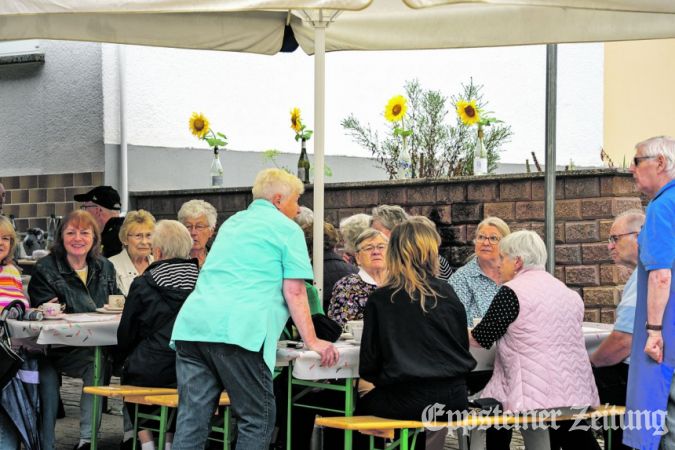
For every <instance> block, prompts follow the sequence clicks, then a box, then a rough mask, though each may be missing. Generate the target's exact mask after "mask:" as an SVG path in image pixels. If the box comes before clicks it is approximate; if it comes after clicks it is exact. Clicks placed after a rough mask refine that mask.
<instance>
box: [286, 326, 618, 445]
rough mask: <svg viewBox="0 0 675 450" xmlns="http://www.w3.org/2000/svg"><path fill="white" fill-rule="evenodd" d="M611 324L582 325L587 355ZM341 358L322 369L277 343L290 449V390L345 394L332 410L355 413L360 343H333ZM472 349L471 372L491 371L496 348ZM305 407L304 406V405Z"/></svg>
mask: <svg viewBox="0 0 675 450" xmlns="http://www.w3.org/2000/svg"><path fill="white" fill-rule="evenodd" d="M612 329H613V325H610V324H604V323H595V322H584V323H583V332H584V341H585V344H586V350H587V351H588V354H589V355H590V354H591V353H593V352H594V351H595V350H596V349H597V348H598V346H599V345H600V343H601V342H602V341H603V340H604V339H605V338H606V337H607V336H609V334H610V333H611V331H612ZM335 347H336V348H337V350H338V353H339V355H340V357H339V359H338V362H337V364H335V365H334V366H333V367H322V366H321V357H320V356H319V354H318V353H316V352H314V351H311V350H307V349H296V348H288V347H286V341H281V342H279V345H278V346H277V360H276V366H277V367H286V366H288V367H289V376H288V409H287V415H288V419H287V424H286V427H287V429H286V440H287V448H290V431H291V427H290V423H291V420H290V418H291V409H292V407H293V400H292V398H293V397H292V387H293V386H306V387H319V388H323V389H331V390H340V391H343V392H345V409H344V411H335V412H339V413H344V415H345V416H347V417H349V416H351V415H352V414H353V412H354V390H353V387H352V383H353V380H354V379H355V378H358V377H359V351H360V344H359V343H358V342H356V341H354V340H345V341H338V342H337V343H336V344H335ZM495 347H496V346H494V345H493V346H492V348H490V349H484V348H475V347H472V348H471V349H470V351H471V354H472V355H473V357H474V358H475V359H476V362H477V363H478V364H477V365H476V368H475V369H474V370H476V371H478V370H492V369H493V368H494V359H495V351H496V349H495ZM320 380H343V384H326V383H325V382H321V381H320ZM303 406H307V405H303ZM351 434H352V431H351V430H345V449H347V448H351V446H350V447H347V443H348V442H349V444H350V445H351Z"/></svg>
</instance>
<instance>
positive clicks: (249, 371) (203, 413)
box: [173, 341, 276, 450]
mask: <svg viewBox="0 0 675 450" xmlns="http://www.w3.org/2000/svg"><path fill="white" fill-rule="evenodd" d="M176 375H177V381H178V394H179V398H180V401H179V404H178V419H177V422H176V435H175V437H174V440H173V449H174V450H202V449H203V448H204V445H205V443H206V439H207V437H208V434H209V428H210V423H211V418H212V417H213V413H214V411H215V409H216V406H217V404H218V398H219V397H220V393H221V392H222V391H223V390H225V391H227V393H228V394H229V396H230V402H231V406H230V408H231V409H232V413H233V416H234V417H235V418H236V419H237V429H238V434H237V447H236V450H267V449H268V448H269V443H270V440H271V438H272V430H273V429H274V416H275V412H276V410H275V406H274V392H273V389H272V373H271V372H270V370H269V368H268V367H267V366H266V365H265V361H264V360H263V355H262V350H261V351H259V352H251V351H248V350H245V349H243V348H241V347H239V346H237V345H229V344H220V343H212V342H188V341H177V342H176Z"/></svg>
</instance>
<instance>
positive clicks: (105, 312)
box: [96, 308, 122, 314]
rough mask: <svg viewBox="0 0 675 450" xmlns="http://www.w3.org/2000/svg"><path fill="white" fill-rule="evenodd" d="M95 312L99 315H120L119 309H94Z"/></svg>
mask: <svg viewBox="0 0 675 450" xmlns="http://www.w3.org/2000/svg"><path fill="white" fill-rule="evenodd" d="M96 312H99V313H101V314H121V313H122V310H121V309H114V310H113V309H107V308H96Z"/></svg>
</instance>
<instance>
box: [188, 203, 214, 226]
mask: <svg viewBox="0 0 675 450" xmlns="http://www.w3.org/2000/svg"><path fill="white" fill-rule="evenodd" d="M201 216H206V220H208V222H209V227H211V228H212V229H214V228H216V221H217V220H218V211H216V208H214V207H213V205H212V204H211V203H209V202H205V201H204V200H190V201H187V202H185V203H183V204H182V205H181V207H180V209H179V210H178V220H179V221H181V223H185V221H186V220H187V219H198V218H199V217H201Z"/></svg>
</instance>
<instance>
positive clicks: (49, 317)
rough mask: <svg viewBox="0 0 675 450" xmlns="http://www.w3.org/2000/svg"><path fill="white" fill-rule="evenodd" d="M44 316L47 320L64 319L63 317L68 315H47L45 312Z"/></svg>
mask: <svg viewBox="0 0 675 450" xmlns="http://www.w3.org/2000/svg"><path fill="white" fill-rule="evenodd" d="M42 317H43V318H44V319H45V320H63V319H65V318H66V315H65V314H59V315H58V316H47V315H45V314H43V315H42Z"/></svg>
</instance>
